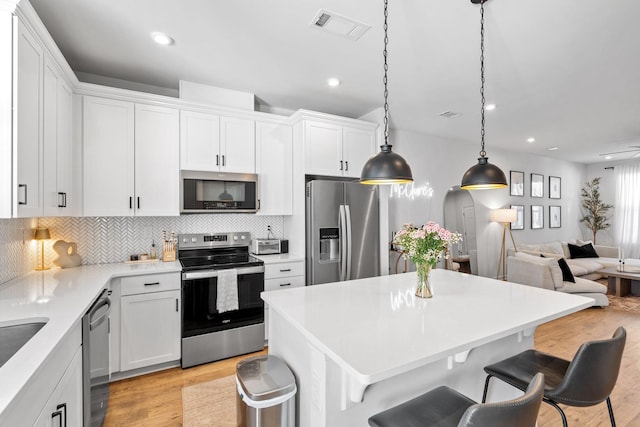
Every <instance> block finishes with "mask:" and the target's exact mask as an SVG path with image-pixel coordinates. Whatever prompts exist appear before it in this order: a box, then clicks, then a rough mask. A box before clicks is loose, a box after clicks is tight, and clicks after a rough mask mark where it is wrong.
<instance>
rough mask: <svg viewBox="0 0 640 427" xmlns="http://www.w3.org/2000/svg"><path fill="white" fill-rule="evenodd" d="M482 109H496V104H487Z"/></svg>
mask: <svg viewBox="0 0 640 427" xmlns="http://www.w3.org/2000/svg"><path fill="white" fill-rule="evenodd" d="M484 109H485V110H487V111H493V110H495V109H496V104H487V105H486V106H485V107H484Z"/></svg>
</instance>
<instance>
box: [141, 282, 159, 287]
mask: <svg viewBox="0 0 640 427" xmlns="http://www.w3.org/2000/svg"><path fill="white" fill-rule="evenodd" d="M159 284H160V282H153V283H145V284H144V285H145V286H155V285H159Z"/></svg>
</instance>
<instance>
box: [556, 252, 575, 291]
mask: <svg viewBox="0 0 640 427" xmlns="http://www.w3.org/2000/svg"><path fill="white" fill-rule="evenodd" d="M558 265H559V266H560V270H561V271H562V281H563V282H573V283H575V282H576V279H575V278H574V277H573V273H571V269H570V268H569V266H568V265H567V261H565V259H564V258H560V259H559V260H558ZM563 286H564V285H563Z"/></svg>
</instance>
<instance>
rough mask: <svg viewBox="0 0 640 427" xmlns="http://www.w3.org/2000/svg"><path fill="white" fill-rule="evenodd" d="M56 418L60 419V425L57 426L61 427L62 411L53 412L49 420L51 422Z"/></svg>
mask: <svg viewBox="0 0 640 427" xmlns="http://www.w3.org/2000/svg"><path fill="white" fill-rule="evenodd" d="M56 417H60V424H58V425H59V426H60V427H63V425H62V411H55V412H53V413H51V419H52V420H55V419H56ZM52 422H53V421H52Z"/></svg>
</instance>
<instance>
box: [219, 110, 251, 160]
mask: <svg viewBox="0 0 640 427" xmlns="http://www.w3.org/2000/svg"><path fill="white" fill-rule="evenodd" d="M255 142H256V136H255V129H254V121H253V120H247V119H236V118H230V117H220V170H221V171H224V172H238V173H255V171H256V156H255V153H256V148H255V147H256V144H255Z"/></svg>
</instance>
